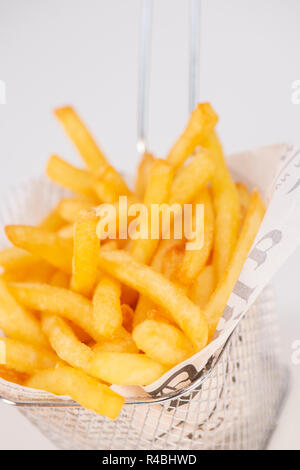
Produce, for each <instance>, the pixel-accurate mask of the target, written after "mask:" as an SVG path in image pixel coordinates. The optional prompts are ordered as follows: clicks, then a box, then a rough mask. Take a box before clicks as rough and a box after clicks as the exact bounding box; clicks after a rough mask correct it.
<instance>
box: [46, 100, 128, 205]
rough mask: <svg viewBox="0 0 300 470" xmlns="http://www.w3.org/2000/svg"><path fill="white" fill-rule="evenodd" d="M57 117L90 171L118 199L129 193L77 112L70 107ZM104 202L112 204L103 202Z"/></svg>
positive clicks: (56, 113)
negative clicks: (103, 182)
mask: <svg viewBox="0 0 300 470" xmlns="http://www.w3.org/2000/svg"><path fill="white" fill-rule="evenodd" d="M55 115H56V117H57V118H58V119H59V120H60V122H61V123H62V125H63V127H64V129H65V131H66V133H67V134H68V136H69V137H70V139H71V140H72V142H73V143H74V144H75V146H76V148H77V150H78V151H79V153H80V155H81V157H82V158H83V160H84V162H85V163H86V165H87V167H88V168H89V170H90V171H91V172H92V173H93V174H94V175H95V176H96V177H98V178H101V180H104V181H105V182H106V183H108V186H110V187H111V189H112V190H113V191H114V192H115V194H116V198H115V199H117V197H118V195H119V194H127V193H129V190H128V187H127V185H126V183H125V181H124V180H123V178H122V176H121V175H120V174H119V173H118V172H117V171H116V170H115V169H114V168H113V167H112V166H111V165H109V163H108V161H107V159H106V157H105V156H104V154H103V153H102V151H101V150H100V148H99V147H98V145H97V144H96V142H95V140H94V139H93V137H92V136H91V134H90V132H89V131H88V129H87V128H86V126H85V125H84V124H83V122H82V121H81V119H80V118H79V116H78V115H77V113H76V111H75V110H74V109H73V108H71V107H70V106H66V107H63V108H58V109H56V110H55ZM103 202H112V201H107V200H103Z"/></svg>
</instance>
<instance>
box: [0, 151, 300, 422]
mask: <svg viewBox="0 0 300 470" xmlns="http://www.w3.org/2000/svg"><path fill="white" fill-rule="evenodd" d="M229 165H230V167H231V170H232V174H233V175H234V179H235V180H236V181H242V182H244V183H246V184H247V185H248V186H249V187H250V188H254V187H257V188H258V189H259V191H260V193H261V195H262V197H263V199H264V201H265V203H266V205H267V212H266V215H265V218H264V220H263V223H262V225H261V228H260V230H259V233H258V235H257V237H256V240H255V242H254V244H253V247H252V249H251V250H250V253H249V256H248V258H247V260H246V262H245V265H244V267H243V270H242V272H241V275H240V277H239V280H238V282H237V283H236V286H235V288H234V290H233V292H232V294H231V296H230V298H229V301H228V303H227V306H226V308H225V310H224V314H223V317H222V318H221V321H220V323H219V325H218V328H217V331H216V334H215V337H214V339H213V341H212V342H211V343H210V344H209V345H208V346H207V347H206V348H205V349H203V350H202V351H201V352H199V353H197V354H195V355H194V356H193V357H191V358H189V359H188V360H186V361H184V362H182V363H181V364H178V365H177V366H175V367H173V368H172V369H171V370H169V371H168V372H167V373H166V374H164V375H163V376H162V377H161V378H160V379H159V380H157V381H156V382H155V383H153V384H151V385H150V386H147V387H145V388H144V389H141V388H140V387H120V386H114V385H113V386H112V388H113V389H114V390H116V391H118V392H119V393H121V394H123V395H124V396H125V397H130V398H131V399H134V398H135V397H138V398H139V399H141V398H142V397H143V396H144V397H145V396H149V395H150V396H151V397H153V398H159V397H161V396H166V395H172V394H174V392H176V391H177V390H181V389H186V387H188V386H190V385H191V384H193V383H195V381H196V380H197V379H199V378H205V376H206V375H207V374H208V373H209V372H210V370H211V369H212V367H213V366H214V364H215V362H216V360H217V358H218V356H219V354H220V351H221V350H222V349H223V348H224V345H226V342H227V340H228V338H229V337H230V335H231V334H232V332H233V331H234V329H235V328H236V326H237V324H238V323H239V322H240V320H241V319H242V318H243V316H244V315H245V313H246V312H247V310H248V309H249V308H250V307H251V305H252V304H253V302H254V301H255V300H256V299H257V297H258V296H259V294H260V293H261V291H262V290H263V289H264V287H265V286H266V285H267V284H268V283H269V281H270V280H271V278H272V277H273V276H274V275H275V274H276V272H277V271H278V270H279V268H280V266H282V264H283V263H284V262H285V260H286V259H287V258H288V257H289V256H290V255H291V254H292V253H293V252H294V250H295V249H296V248H297V246H298V245H299V242H300V150H299V149H297V148H295V147H293V146H289V145H287V144H282V145H275V146H270V147H264V148H260V149H257V150H254V151H249V152H244V153H240V154H236V155H233V156H232V157H231V158H230V159H229ZM66 195H68V193H67V192H66V191H63V190H61V189H60V188H58V187H56V186H55V185H53V184H52V183H50V182H48V181H45V179H44V178H41V179H39V180H32V181H27V182H26V183H24V184H22V185H19V186H18V187H17V188H15V189H14V191H12V192H11V194H9V195H8V196H6V197H5V198H2V199H0V226H1V228H2V230H1V233H0V248H3V247H6V246H8V242H7V240H6V238H5V235H4V232H3V226H4V225H6V224H20V223H21V224H22V223H27V224H35V223H37V222H38V221H39V220H41V218H42V217H43V216H45V215H46V214H47V212H48V211H49V210H50V209H51V208H52V207H53V206H54V205H55V204H56V203H57V202H58V201H59V199H60V198H61V197H63V196H66ZM4 383H5V381H3V380H2V379H0V395H2V396H5V398H7V399H11V400H13V401H22V400H24V401H25V400H27V401H38V402H39V401H43V402H44V401H48V402H49V401H51V402H53V400H54V401H55V400H60V399H61V398H59V399H58V398H57V397H54V396H53V395H51V394H49V393H46V392H43V391H38V390H31V389H28V388H27V389H26V388H25V387H20V386H18V385H15V384H8V383H7V382H6V384H7V386H6V388H5V387H4ZM141 408H142V407H141ZM155 409H157V412H158V413H159V406H158V405H157V406H154V407H153V413H155ZM190 411H191V413H193V407H191V409H190ZM194 411H195V410H194ZM141 413H142V412H141ZM140 418H141V419H143V413H142V414H141V416H140ZM136 419H138V415H137V416H136Z"/></svg>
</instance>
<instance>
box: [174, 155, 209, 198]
mask: <svg viewBox="0 0 300 470" xmlns="http://www.w3.org/2000/svg"><path fill="white" fill-rule="evenodd" d="M214 171H215V165H214V163H213V161H212V158H211V155H210V153H209V152H207V150H203V149H202V150H199V151H198V152H197V154H196V155H195V156H194V157H193V159H192V160H191V162H190V163H188V164H187V165H186V166H184V167H182V168H180V170H178V172H177V174H176V176H175V178H174V181H173V184H172V187H171V194H170V199H169V204H181V205H183V204H189V203H192V202H193V201H194V199H195V198H196V196H197V194H198V193H199V191H200V190H201V189H202V188H204V187H205V185H206V184H207V183H208V182H209V181H211V179H212V178H213V175H214Z"/></svg>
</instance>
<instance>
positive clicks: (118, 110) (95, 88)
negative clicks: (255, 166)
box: [0, 0, 300, 449]
mask: <svg viewBox="0 0 300 470" xmlns="http://www.w3.org/2000/svg"><path fill="white" fill-rule="evenodd" d="M187 3H188V2H187V1H186V0H164V1H163V2H162V1H161V2H158V1H157V0H156V2H155V12H154V20H155V25H154V44H153V66H152V82H151V103H150V142H151V149H152V150H153V151H154V152H155V153H156V154H157V155H162V156H163V155H164V154H165V153H166V151H167V150H168V148H169V146H170V145H171V143H172V141H173V140H174V138H175V136H176V135H177V134H178V133H179V132H180V131H181V129H182V127H183V125H184V122H185V120H186V117H187V95H188V93H187V77H188V76H187V63H188V60H187V48H188V10H187ZM202 3H203V9H202V13H203V17H202V28H203V31H202V44H201V48H202V58H201V83H200V90H201V99H202V100H209V101H211V102H212V104H213V105H214V107H215V108H216V109H217V111H218V113H219V115H220V116H221V120H220V125H219V129H220V134H221V137H222V139H223V141H224V143H225V148H226V150H227V151H228V152H235V151H238V150H243V149H247V148H251V147H255V146H259V145H262V144H270V143H275V142H282V141H287V142H291V143H294V144H299V145H300V133H299V118H300V106H296V105H292V104H291V84H292V82H293V81H294V80H296V79H300V70H299V66H298V62H297V60H296V58H297V57H298V53H299V51H298V49H299V48H298V45H299V42H300V30H299V25H298V18H299V15H300V2H299V1H298V0H226V2H224V1H223V0H203V1H202ZM138 13H139V1H138V0H127V1H126V2H122V1H121V0H114V1H108V0H89V1H88V2H86V1H84V0H51V1H50V0H44V1H43V2H39V1H38V0H27V1H26V2H20V1H19V0H0V80H4V81H5V82H6V89H7V104H6V105H0V162H1V173H0V185H1V187H2V188H3V187H4V188H5V187H7V186H9V185H10V184H12V183H14V182H16V181H18V180H20V179H23V178H25V177H27V176H32V175H38V174H40V173H41V172H42V171H43V168H44V166H45V162H46V159H47V157H48V155H49V154H50V153H52V152H56V153H58V154H60V155H62V156H63V157H65V158H68V159H70V161H73V162H74V163H75V164H78V163H79V159H78V157H77V155H76V153H75V151H74V149H73V147H72V145H71V144H70V143H69V142H68V140H67V139H66V137H65V135H64V134H63V132H62V131H61V129H60V127H59V125H58V124H57V123H56V122H55V120H54V118H53V117H52V115H51V110H52V109H53V107H55V106H58V105H61V104H65V103H71V104H74V105H75V106H76V107H77V109H78V110H79V112H80V114H82V116H83V117H84V118H85V119H86V120H87V122H88V124H89V125H90V127H91V129H92V130H93V132H94V133H95V135H96V136H97V139H98V140H99V142H101V145H102V147H103V148H104V149H105V151H106V152H107V153H108V155H109V156H110V159H111V161H112V162H113V163H114V164H115V165H116V166H118V167H119V168H120V169H123V170H126V172H130V171H132V170H133V168H134V167H135V165H136V162H137V155H136V150H135V140H136V95H137V92H136V85H137V49H138V48H137V35H138ZM299 266H300V250H298V252H297V253H296V254H295V255H294V256H293V257H292V259H290V260H289V261H288V262H287V264H286V265H285V267H284V268H283V269H282V270H281V272H280V273H279V274H278V275H277V277H276V279H275V287H276V293H277V298H278V310H279V314H280V320H281V324H282V335H283V344H284V348H283V351H284V355H285V357H286V359H287V362H288V363H289V365H290V367H291V371H292V380H291V391H290V395H289V397H288V400H287V402H286V404H285V407H284V410H283V413H282V415H281V418H280V421H279V426H278V428H277V430H276V432H275V434H274V436H273V438H272V440H271V442H270V446H269V447H270V448H272V449H300V424H299V423H300V406H299V393H300V365H299V366H295V365H292V363H291V354H292V349H291V346H292V343H293V342H294V341H295V340H300V311H299V310H300V309H299V304H300V291H299V271H300V268H299ZM0 413H1V414H0V416H1V419H0V449H53V446H52V445H51V444H50V443H49V442H48V441H47V440H46V439H45V438H44V437H43V436H42V435H41V434H40V433H39V431H37V430H36V429H35V428H34V427H33V426H32V425H31V424H30V423H28V422H27V421H26V420H25V419H24V418H23V417H22V416H21V415H20V414H19V413H18V411H17V410H16V409H13V408H11V407H8V406H6V405H3V404H1V405H0Z"/></svg>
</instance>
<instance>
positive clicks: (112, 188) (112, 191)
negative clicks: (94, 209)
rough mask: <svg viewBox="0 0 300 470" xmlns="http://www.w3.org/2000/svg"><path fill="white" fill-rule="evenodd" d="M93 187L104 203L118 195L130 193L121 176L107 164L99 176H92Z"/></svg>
mask: <svg viewBox="0 0 300 470" xmlns="http://www.w3.org/2000/svg"><path fill="white" fill-rule="evenodd" d="M93 187H94V190H95V191H96V193H97V195H98V197H99V199H100V200H101V201H102V202H104V203H113V202H116V201H117V200H118V198H119V196H129V195H130V194H131V193H130V191H129V189H128V186H127V184H126V183H125V181H124V180H123V178H122V177H121V176H120V174H119V173H118V172H117V170H115V168H113V167H112V166H107V167H106V169H105V170H104V171H103V173H102V174H101V176H100V177H97V178H94V180H93Z"/></svg>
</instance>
